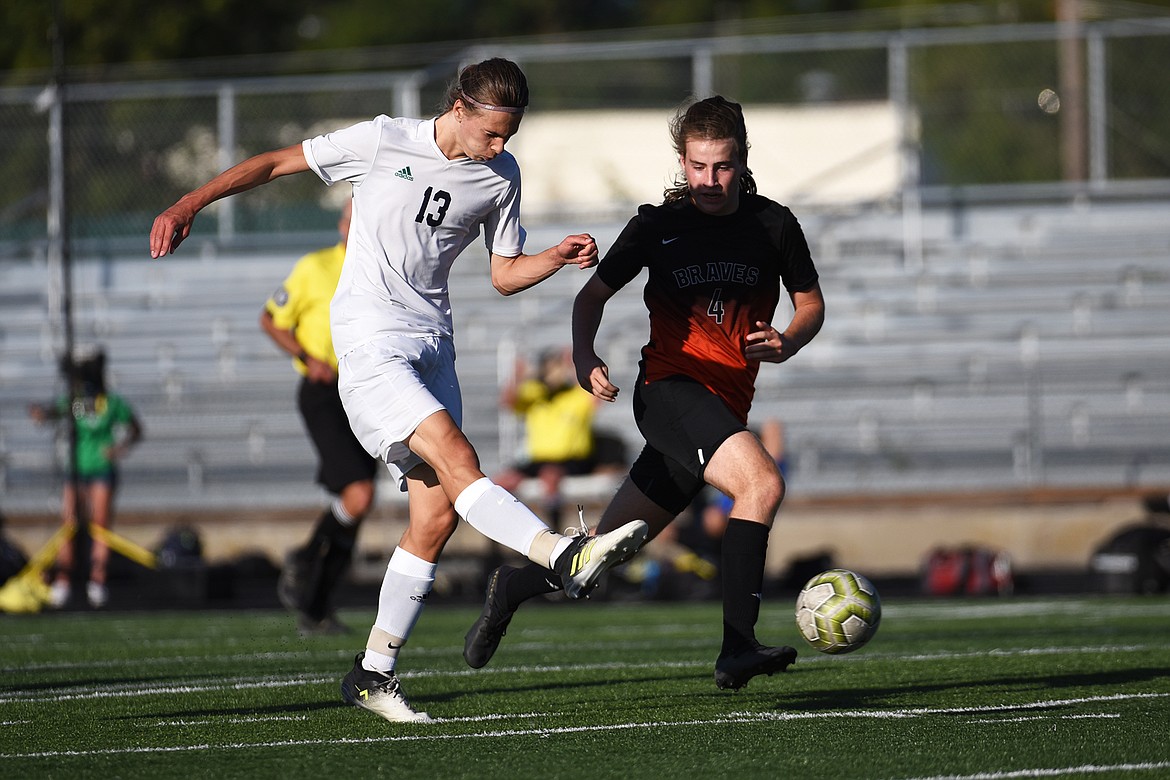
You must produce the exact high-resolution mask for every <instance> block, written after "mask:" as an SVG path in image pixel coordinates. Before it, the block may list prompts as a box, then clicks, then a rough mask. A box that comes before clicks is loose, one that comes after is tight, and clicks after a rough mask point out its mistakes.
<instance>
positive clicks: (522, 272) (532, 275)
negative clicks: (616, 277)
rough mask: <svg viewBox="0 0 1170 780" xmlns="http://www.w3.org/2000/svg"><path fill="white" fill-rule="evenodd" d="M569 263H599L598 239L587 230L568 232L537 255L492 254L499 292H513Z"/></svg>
mask: <svg viewBox="0 0 1170 780" xmlns="http://www.w3.org/2000/svg"><path fill="white" fill-rule="evenodd" d="M566 265H575V266H577V267H578V268H592V267H593V266H595V265H597V242H596V241H594V240H593V236H591V235H589V234H588V233H579V234H576V235H572V236H565V238H564V240H562V241H561V243H559V244H557V245H556V246H553V247H549V248H548V249H546V250H544V251H543V252H541V253H539V254H535V255H523V254H522V255H519V256H517V257H505V256H503V255H496V254H493V255H492V286H493V287H495V288H496V289H497V290H498V291H499V292H500V295H513V294H515V293H518V292H520V291H522V290H527V289H528V288H529V287H532V286H533V285H535V284H539V283H540V282H543V281H544V280H545V279H547V278H549V277H550V276H552V275H553V274H555V273H556V272H557V271H559V270H561V268H563V267H564V266H566Z"/></svg>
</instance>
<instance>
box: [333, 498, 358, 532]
mask: <svg viewBox="0 0 1170 780" xmlns="http://www.w3.org/2000/svg"><path fill="white" fill-rule="evenodd" d="M329 511H330V512H332V513H333V516H334V517H335V518H337V522H339V523H341V525H343V526H345V527H346V528H352V527H353V524H354V523H355V522H357V518H356V517H354V516H353V515H351V514H350V513H349V512H346V511H345V502H343V501H342V500H341V498H340V497H338V498H335V499H333V503H332V504H330V505H329Z"/></svg>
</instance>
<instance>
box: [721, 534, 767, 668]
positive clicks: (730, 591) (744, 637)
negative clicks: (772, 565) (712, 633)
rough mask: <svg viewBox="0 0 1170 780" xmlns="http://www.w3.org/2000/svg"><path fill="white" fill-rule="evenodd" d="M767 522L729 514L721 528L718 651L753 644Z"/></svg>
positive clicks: (723, 653) (724, 651)
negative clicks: (720, 631) (721, 611)
mask: <svg viewBox="0 0 1170 780" xmlns="http://www.w3.org/2000/svg"><path fill="white" fill-rule="evenodd" d="M768 531H769V528H768V526H766V525H764V524H763V523H753V522H751V521H748V520H740V519H738V518H734V517H733V518H731V519H730V520H728V521H727V530H726V531H724V532H723V555H722V557H723V565H722V566H721V567H720V573H721V574H722V576H723V648H722V650H721V651H720V655H728V654H730V653H735V652H738V651H740V650H743V649H745V648H748V647H755V646H756V645H757V644H758V643H757V642H756V621H757V620H759V618H760V600H761V598H762V595H761V591H762V590H763V588H764V561H765V559H766V557H767V554H768Z"/></svg>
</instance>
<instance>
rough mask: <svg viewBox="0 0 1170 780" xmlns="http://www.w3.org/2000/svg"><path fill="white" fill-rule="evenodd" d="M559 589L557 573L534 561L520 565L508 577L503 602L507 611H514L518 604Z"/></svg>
mask: <svg viewBox="0 0 1170 780" xmlns="http://www.w3.org/2000/svg"><path fill="white" fill-rule="evenodd" d="M560 589H561V583H560V582H559V578H558V577H557V575H555V574H553V573H552V572H551V571H550V570H549V569H547V568H545V567H544V566H541V565H539V564H536V563H530V564H528V565H527V566H522V567H520V568H519V569H517V570H516V571H515V572H513V574H512V576H511V577H509V578H508V584H507V586H506V587H505V588H504V603H505V605H506V606H507V607H508V611H510V612H515V611H516V609H517V608H519V606H520V605H521V604H522V603H523V602H525V601H528V599H531V598H535V597H536V596H543V595H544V594H546V593H556V592H557V591H558V590H560Z"/></svg>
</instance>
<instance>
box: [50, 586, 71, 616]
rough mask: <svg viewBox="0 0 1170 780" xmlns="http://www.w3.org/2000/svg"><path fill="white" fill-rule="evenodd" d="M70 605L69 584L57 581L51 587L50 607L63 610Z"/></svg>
mask: <svg viewBox="0 0 1170 780" xmlns="http://www.w3.org/2000/svg"><path fill="white" fill-rule="evenodd" d="M68 603H69V583H68V582H66V581H65V580H55V581H54V582H53V584H52V585H50V586H49V606H50V607H52V608H53V609H61V607H63V606H65V605H66V604H68Z"/></svg>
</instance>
